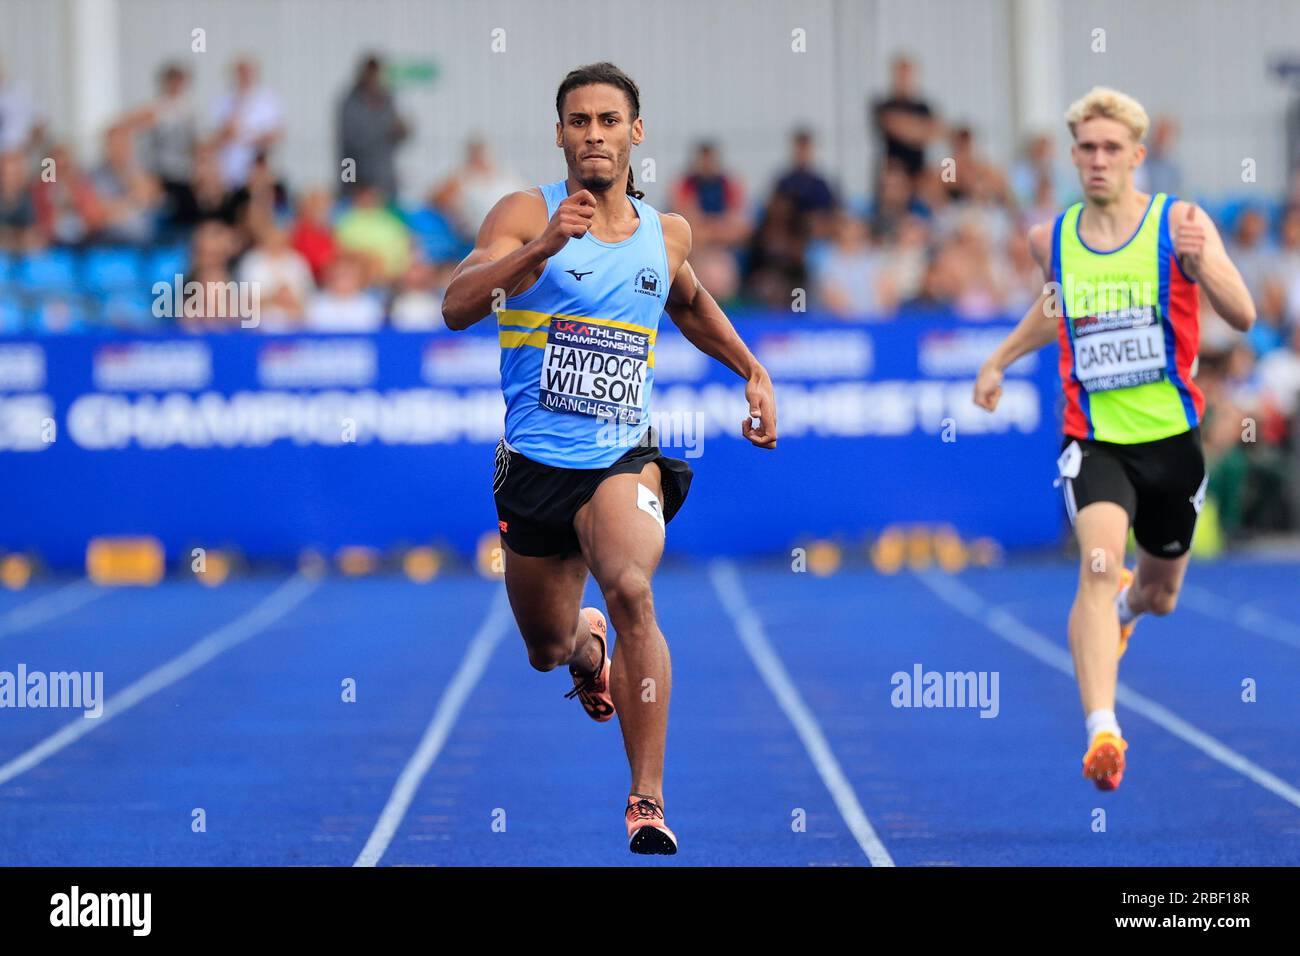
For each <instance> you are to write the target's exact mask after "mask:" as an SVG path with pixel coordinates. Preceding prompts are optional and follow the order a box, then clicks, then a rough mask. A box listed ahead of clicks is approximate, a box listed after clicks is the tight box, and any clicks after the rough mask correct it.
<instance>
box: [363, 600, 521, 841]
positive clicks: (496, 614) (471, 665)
mask: <svg viewBox="0 0 1300 956" xmlns="http://www.w3.org/2000/svg"><path fill="white" fill-rule="evenodd" d="M509 623H510V605H509V604H508V603H507V601H506V589H505V587H504V586H502V587H500V588H498V589H497V592H496V593H495V594H494V595H493V597H492V605H491V607H490V609H489V610H488V615H487V617H486V618H484V620H483V623H482V624H481V625H480V626H479V629H478V633H477V634H475V635H474V637H473V639H472V640H471V641H470V642H469V646H468V647H467V648H466V649H465V656H464V657H463V658H462V659H461V662H460V667H459V668H458V669H457V670H456V674H455V676H453V677H452V679H451V683H450V684H448V685H447V689H446V690H445V691H443V693H442V699H441V700H439V701H438V707H437V709H436V710H435V711H434V713H433V719H432V720H430V721H429V726H428V727H426V728H425V731H424V736H423V737H422V738H421V739H420V745H419V746H418V747H416V748H415V753H413V754H411V759H410V760H408V761H407V762H406V766H405V767H403V768H402V773H401V775H400V776H399V777H398V778H397V783H396V784H394V786H393V792H392V793H391V794H390V795H389V797H388V803H386V804H385V805H384V809H383V812H382V813H380V814H379V819H378V820H377V821H376V822H375V828H374V830H373V831H371V833H370V839H368V840H366V845H365V846H364V847H362V849H361V854H360V855H359V856H358V857H357V858H356V861H355V862H354V863H353V864H352V865H353V866H376V865H377V864H378V863H379V861H380V859H381V858H382V857H383V855H384V853H385V851H387V849H388V845H389V844H390V843H392V842H393V836H394V835H395V834H396V833H397V828H398V827H400V826H401V825H402V819H403V818H404V817H405V816H406V811H407V810H408V809H409V808H410V806H411V801H412V800H414V799H415V792H416V790H418V789H419V787H420V782H421V781H422V780H424V777H425V774H427V773H428V772H429V768H430V767H432V766H433V762H434V761H435V760H437V759H438V754H439V753H440V752H441V751H442V747H443V744H445V743H446V742H447V737H448V736H449V735H450V734H451V731H452V728H453V727H455V725H456V718H457V717H459V716H460V710H461V708H462V707H463V706H465V701H466V700H467V699H468V698H469V695H470V694H471V693H472V692H473V690H474V687H475V685H477V684H478V682H479V679H480V678H481V677H482V676H483V672H484V671H485V670H487V665H488V661H490V660H491V659H492V652H493V651H495V650H496V646H497V644H499V643H501V639H502V638H503V637H505V635H506V631H507V628H508V625H509Z"/></svg>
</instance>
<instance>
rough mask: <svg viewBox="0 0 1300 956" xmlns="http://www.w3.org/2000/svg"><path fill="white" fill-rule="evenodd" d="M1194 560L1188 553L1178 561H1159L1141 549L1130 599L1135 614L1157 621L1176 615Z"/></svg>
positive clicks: (1139, 548)
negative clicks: (1188, 570) (1185, 577)
mask: <svg viewBox="0 0 1300 956" xmlns="http://www.w3.org/2000/svg"><path fill="white" fill-rule="evenodd" d="M1191 556H1192V553H1191V552H1190V551H1188V552H1187V553H1185V554H1183V555H1181V556H1179V557H1177V558H1172V559H1171V558H1160V557H1156V556H1155V555H1154V554H1149V553H1147V551H1145V550H1144V549H1143V548H1142V547H1141V545H1139V546H1138V563H1137V571H1136V573H1135V575H1134V578H1133V584H1132V586H1131V588H1130V589H1129V595H1128V606H1129V608H1130V610H1131V611H1132V613H1133V614H1135V615H1136V614H1154V615H1156V616H1157V617H1160V616H1163V615H1165V614H1171V613H1173V610H1174V608H1175V607H1176V606H1177V604H1178V593H1179V591H1181V590H1182V587H1183V577H1184V576H1185V575H1186V574H1187V564H1188V562H1189V561H1190V560H1191Z"/></svg>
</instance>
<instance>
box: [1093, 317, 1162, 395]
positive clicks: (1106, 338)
mask: <svg viewBox="0 0 1300 956" xmlns="http://www.w3.org/2000/svg"><path fill="white" fill-rule="evenodd" d="M1074 374H1075V375H1076V376H1077V377H1078V379H1079V384H1081V385H1082V386H1083V387H1084V388H1085V389H1087V390H1088V391H1089V392H1107V391H1111V390H1112V389H1116V388H1132V387H1133V386H1135V385H1146V384H1147V383H1149V382H1158V381H1160V380H1161V379H1163V378H1164V377H1165V336H1164V328H1163V327H1162V325H1161V323H1160V318H1159V316H1157V315H1156V311H1155V309H1154V308H1153V307H1152V306H1145V307H1143V308H1138V309H1124V310H1121V311H1119V312H1108V313H1105V314H1103V315H1096V316H1089V317H1087V318H1084V319H1079V320H1077V321H1076V322H1075V323H1074Z"/></svg>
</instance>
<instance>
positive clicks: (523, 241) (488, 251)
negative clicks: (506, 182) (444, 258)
mask: <svg viewBox="0 0 1300 956" xmlns="http://www.w3.org/2000/svg"><path fill="white" fill-rule="evenodd" d="M539 205H540V199H539V198H538V197H536V196H530V195H529V194H528V193H526V192H513V193H510V194H509V195H506V196H503V197H501V199H499V200H498V201H497V204H496V205H495V206H493V207H492V211H491V212H489V213H488V214H487V217H486V218H485V219H484V220H483V225H481V226H480V227H479V230H478V239H477V240H476V241H475V244H474V250H473V251H472V252H471V253H470V254H469V255H468V256H466V257H465V258H464V259H463V260H462V261H461V263H460V265H458V266H456V270H455V271H454V272H453V273H452V274H451V282H450V284H449V285H448V286H447V292H446V294H445V295H444V296H443V300H442V317H443V319H444V320H445V321H446V323H447V328H449V329H455V330H457V331H459V330H461V329H467V328H469V327H470V326H471V325H473V324H474V323H475V322H477V321H479V320H480V319H482V318H484V317H485V316H487V315H488V314H489V313H491V311H492V306H493V305H494V304H496V303H494V301H493V300H494V299H497V300H498V301H499V300H500V299H501V298H504V297H505V296H507V295H509V294H510V292H511V291H513V289H514V287H515V286H517V285H518V284H519V283H520V281H522V280H523V278H524V277H525V276H527V275H528V274H529V273H530V272H533V271H535V270H537V269H538V268H540V267H541V265H542V263H543V262H545V261H546V258H547V256H546V255H545V254H543V252H542V250H541V248H540V246H539V245H538V244H537V243H535V242H533V240H534V239H536V238H537V237H538V236H539V235H540V234H541V228H540V225H542V224H544V222H545V216H546V209H545V207H544V206H542V207H541V209H540V212H539V209H538V207H539ZM498 290H501V291H498Z"/></svg>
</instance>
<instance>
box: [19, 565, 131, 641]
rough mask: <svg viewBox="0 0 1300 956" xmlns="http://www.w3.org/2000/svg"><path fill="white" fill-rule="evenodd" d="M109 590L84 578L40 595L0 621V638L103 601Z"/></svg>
mask: <svg viewBox="0 0 1300 956" xmlns="http://www.w3.org/2000/svg"><path fill="white" fill-rule="evenodd" d="M109 590H110V589H109V588H101V587H99V586H98V585H96V584H91V583H90V582H89V581H87V580H85V579H84V578H83V579H82V580H80V581H73V582H72V583H71V584H65V585H64V586H63V587H61V588H59V589H58V590H57V591H51V592H50V593H49V594H43V595H41V596H40V597H38V598H35V599H34V600H31V601H28V602H27V603H26V604H23V605H21V606H20V607H16V608H14V609H13V610H12V611H10V612H8V613H7V614H5V615H4V616H3V617H0V637H4V636H5V635H6V634H17V633H18V632H19V631H26V630H28V629H30V628H33V627H36V626H38V625H40V624H44V623H45V622H46V621H52V620H54V619H55V618H56V617H60V616H62V615H64V614H69V613H71V612H72V611H75V610H76V609H77V608H79V607H84V606H85V605H87V604H89V603H90V602H91V601H93V600H95V599H96V598H101V597H103V596H104V595H105V594H107V593H109Z"/></svg>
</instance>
